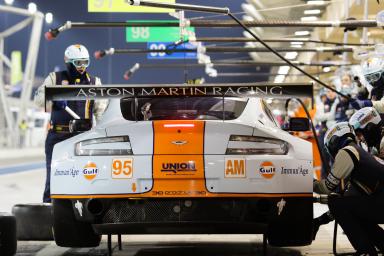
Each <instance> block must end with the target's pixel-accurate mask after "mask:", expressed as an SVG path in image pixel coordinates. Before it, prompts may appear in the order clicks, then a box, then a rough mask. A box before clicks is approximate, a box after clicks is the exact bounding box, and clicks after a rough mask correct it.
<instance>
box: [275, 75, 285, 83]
mask: <svg viewBox="0 0 384 256" xmlns="http://www.w3.org/2000/svg"><path fill="white" fill-rule="evenodd" d="M284 80H285V75H277V76H276V77H275V80H274V82H275V83H282V82H284Z"/></svg>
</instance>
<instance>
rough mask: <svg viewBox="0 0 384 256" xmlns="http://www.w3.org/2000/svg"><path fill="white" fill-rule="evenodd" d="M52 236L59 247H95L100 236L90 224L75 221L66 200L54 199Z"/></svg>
mask: <svg viewBox="0 0 384 256" xmlns="http://www.w3.org/2000/svg"><path fill="white" fill-rule="evenodd" d="M52 207H53V235H54V238H55V242H56V244H57V245H58V246H61V247H78V248H79V247H96V246H99V244H100V240H101V235H97V234H95V232H94V231H93V228H92V224H91V223H86V222H81V221H77V220H76V218H75V213H74V212H73V207H72V203H71V201H70V200H66V199H54V200H53V202H52Z"/></svg>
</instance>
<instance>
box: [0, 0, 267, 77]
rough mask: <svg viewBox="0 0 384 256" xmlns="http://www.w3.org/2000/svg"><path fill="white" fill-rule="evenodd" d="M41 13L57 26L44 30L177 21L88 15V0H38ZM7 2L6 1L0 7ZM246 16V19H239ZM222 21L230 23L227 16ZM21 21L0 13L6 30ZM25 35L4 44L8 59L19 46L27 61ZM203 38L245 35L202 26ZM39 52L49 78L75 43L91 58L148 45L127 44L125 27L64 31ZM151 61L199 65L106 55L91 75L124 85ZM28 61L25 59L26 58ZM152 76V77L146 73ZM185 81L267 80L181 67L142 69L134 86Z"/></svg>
mask: <svg viewBox="0 0 384 256" xmlns="http://www.w3.org/2000/svg"><path fill="white" fill-rule="evenodd" d="M177 2H180V3H188V4H207V3H208V2H207V1H204V0H193V1H192V0H177ZM243 2H244V1H233V0H211V1H209V5H212V6H228V7H229V8H231V10H232V11H233V12H241V11H242V9H241V3H243ZM35 3H36V4H37V6H38V9H39V10H40V11H42V12H44V13H46V12H52V13H53V15H54V22H53V24H50V25H47V24H44V28H43V31H47V30H48V29H49V27H57V26H58V25H60V24H62V23H64V22H65V21H67V20H72V21H124V20H134V19H140V20H148V19H168V20H169V19H173V18H172V17H171V16H169V15H168V14H137V13H129V14H121V13H110V14H108V13H88V12H87V0H82V1H79V0H66V1H50V0H39V1H35ZM1 4H3V3H1ZM27 4H28V2H25V1H15V2H14V5H15V6H17V7H21V8H26V6H27ZM186 16H187V17H192V16H197V17H200V16H211V14H205V13H192V12H189V13H187V15H186ZM240 16H242V15H240ZM218 18H221V17H212V19H218ZM223 18H224V19H228V18H226V17H223ZM17 20H19V17H16V16H13V15H10V14H4V13H0V31H1V30H3V29H4V28H5V27H8V26H10V25H12V24H14V23H15V22H16V21H17ZM23 32H24V33H18V34H17V35H15V36H12V37H11V38H10V39H9V40H8V41H7V42H6V54H7V55H8V56H9V54H10V53H11V51H12V50H19V49H20V48H21V50H22V52H23V57H24V58H25V55H26V50H27V40H25V39H26V38H28V37H29V33H30V32H29V31H28V30H27V29H25V30H23ZM197 34H198V35H199V36H222V37H224V36H227V37H237V36H242V30H241V29H240V28H239V29H209V28H201V29H197ZM41 39H42V42H41V47H40V52H39V62H38V63H39V64H38V66H37V73H36V75H37V76H42V77H45V76H46V75H47V74H48V72H51V71H53V69H54V67H55V66H58V67H60V68H64V65H63V52H64V50H65V48H66V47H67V46H68V45H69V44H72V43H82V44H84V45H86V46H87V47H88V49H89V50H90V53H91V55H93V52H94V51H95V50H99V49H105V48H109V47H115V48H127V47H132V48H144V47H146V45H145V44H143V43H140V44H139V43H137V44H132V43H131V44H127V43H126V42H125V29H124V28H113V29H73V30H69V31H66V32H64V33H62V34H61V35H60V36H59V37H58V38H57V39H56V40H54V41H51V42H47V41H45V39H44V38H43V37H42V38H41ZM211 56H212V59H213V60H214V59H229V58H231V59H232V58H240V59H244V58H249V56H248V55H247V53H243V54H212V55H211ZM137 62H138V63H142V64H144V63H151V64H162V63H164V64H165V63H175V64H180V65H187V64H188V63H189V62H192V63H196V61H189V60H187V61H186V62H184V61H183V60H174V61H161V60H152V61H149V60H147V59H146V55H144V54H141V55H119V56H118V55H115V56H114V57H109V58H108V57H107V58H105V59H103V60H99V61H97V60H95V59H94V58H92V59H91V68H90V70H91V72H92V74H95V75H98V76H100V77H101V78H102V81H103V82H104V83H124V82H125V80H124V79H123V74H124V72H125V71H126V70H127V69H129V68H131V67H132V66H133V65H134V64H135V63H137ZM23 63H25V59H24V60H23ZM218 71H219V72H231V73H235V72H256V69H255V68H240V69H239V68H235V67H230V68H221V69H220V70H218ZM149 72H151V75H148V74H149ZM259 72H262V73H266V72H269V68H265V67H263V68H261V70H260V71H259ZM186 76H187V79H193V78H198V77H202V76H204V77H206V80H207V81H208V82H254V81H266V80H267V79H268V77H223V78H216V79H210V78H208V77H207V76H206V75H205V73H204V68H189V69H188V72H187V74H186V73H185V72H184V70H183V69H175V70H172V69H158V70H156V69H148V70H145V71H143V70H140V71H138V72H137V73H136V74H135V75H134V76H133V77H132V79H131V80H130V81H129V82H130V83H149V82H151V83H153V82H159V83H177V82H183V81H184V79H185V77H186Z"/></svg>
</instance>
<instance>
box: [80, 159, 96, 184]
mask: <svg viewBox="0 0 384 256" xmlns="http://www.w3.org/2000/svg"><path fill="white" fill-rule="evenodd" d="M98 173H99V169H98V168H97V165H96V164H95V163H93V162H88V163H87V164H86V165H85V166H84V168H83V175H84V178H86V179H87V180H93V179H95V178H96V176H97V174H98Z"/></svg>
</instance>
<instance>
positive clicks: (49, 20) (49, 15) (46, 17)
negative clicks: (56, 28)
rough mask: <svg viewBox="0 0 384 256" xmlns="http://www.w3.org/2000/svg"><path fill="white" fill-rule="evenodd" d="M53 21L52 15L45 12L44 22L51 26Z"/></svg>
mask: <svg viewBox="0 0 384 256" xmlns="http://www.w3.org/2000/svg"><path fill="white" fill-rule="evenodd" d="M52 21H53V14H52V13H51V12H47V13H46V14H45V22H47V23H48V24H51V23H52Z"/></svg>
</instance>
